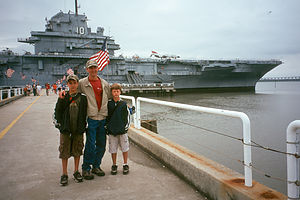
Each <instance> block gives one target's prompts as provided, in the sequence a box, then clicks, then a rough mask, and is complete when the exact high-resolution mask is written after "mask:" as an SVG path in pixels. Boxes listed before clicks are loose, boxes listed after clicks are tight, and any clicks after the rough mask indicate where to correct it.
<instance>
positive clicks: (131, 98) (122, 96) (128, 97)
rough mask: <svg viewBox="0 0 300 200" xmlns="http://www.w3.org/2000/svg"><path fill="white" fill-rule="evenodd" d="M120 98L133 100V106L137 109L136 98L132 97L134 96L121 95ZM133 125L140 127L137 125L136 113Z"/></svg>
mask: <svg viewBox="0 0 300 200" xmlns="http://www.w3.org/2000/svg"><path fill="white" fill-rule="evenodd" d="M120 97H121V98H123V99H129V100H131V105H132V106H134V107H135V108H136V103H135V98H134V97H132V96H125V95H121V96H120ZM133 124H134V127H135V128H137V126H138V125H137V118H136V112H135V113H133Z"/></svg>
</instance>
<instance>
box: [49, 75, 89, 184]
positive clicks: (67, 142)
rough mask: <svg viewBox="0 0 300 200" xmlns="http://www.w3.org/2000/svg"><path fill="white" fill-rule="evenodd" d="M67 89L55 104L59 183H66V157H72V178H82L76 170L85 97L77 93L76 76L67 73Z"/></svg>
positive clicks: (84, 129)
mask: <svg viewBox="0 0 300 200" xmlns="http://www.w3.org/2000/svg"><path fill="white" fill-rule="evenodd" d="M66 81H67V85H68V87H69V91H68V92H67V93H66V94H65V97H64V98H63V99H62V98H58V100H57V103H56V106H55V113H54V115H55V119H56V127H57V128H58V129H59V131H60V145H59V152H60V154H59V158H61V159H62V170H63V174H62V176H61V179H60V184H61V185H62V186H65V185H67V184H68V172H67V169H68V159H69V158H70V157H71V156H73V157H74V165H75V167H74V174H73V176H74V180H75V181H76V182H82V181H83V178H82V176H81V174H80V172H79V171H78V166H79V161H80V156H81V155H82V150H83V146H84V144H83V133H84V132H85V131H86V118H87V98H86V96H85V95H83V94H81V93H78V92H77V88H78V81H79V79H78V77H77V76H76V75H69V76H68V77H67V80H66Z"/></svg>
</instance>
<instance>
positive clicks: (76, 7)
mask: <svg viewBox="0 0 300 200" xmlns="http://www.w3.org/2000/svg"><path fill="white" fill-rule="evenodd" d="M75 14H76V16H77V15H78V6H77V0H75Z"/></svg>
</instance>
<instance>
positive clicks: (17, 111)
mask: <svg viewBox="0 0 300 200" xmlns="http://www.w3.org/2000/svg"><path fill="white" fill-rule="evenodd" d="M56 100H57V96H56V95H54V94H51V95H50V96H45V95H42V96H40V97H33V96H29V97H23V98H21V99H19V100H17V101H13V102H11V103H10V104H7V105H5V106H2V107H0V131H1V132H0V177H1V179H0V200H2V199H3V200H4V199H5V200H9V199H22V200H23V199H28V200H29V199H30V200H32V199H38V200H43V199H66V200H67V199H99V200H100V199H101V200H102V199H122V200H127V199H143V200H148V199H149V200H153V199H206V198H205V197H202V196H201V195H200V194H199V193H198V192H197V191H196V190H195V189H194V188H192V187H191V186H190V185H188V184H186V183H185V182H184V181H182V180H181V179H180V178H178V177H177V176H175V175H174V174H173V173H172V172H170V171H169V170H168V169H167V168H165V167H164V166H162V165H161V164H160V163H158V162H157V161H155V160H153V159H151V158H150V157H149V156H147V155H146V154H144V153H143V152H142V151H141V150H140V149H138V148H137V147H135V146H134V145H133V144H132V145H131V147H130V151H129V166H130V173H129V174H128V175H126V176H125V175H123V174H122V171H119V173H118V174H117V175H116V176H113V175H110V167H111V158H110V154H109V153H108V151H107V152H106V154H105V156H104V159H103V164H102V166H101V167H102V169H103V170H104V171H105V172H106V176H104V177H95V179H94V180H91V181H86V180H85V181H84V182H83V183H75V182H74V180H73V179H72V174H73V166H74V165H73V159H72V158H71V159H70V160H69V167H68V171H69V185H68V186H65V187H62V186H60V185H59V179H60V175H61V161H60V159H59V158H58V145H59V132H58V130H57V129H55V127H54V126H53V124H52V114H53V111H54V106H55V103H56ZM30 105H31V107H30V108H29V109H27V108H28V107H29V106H30ZM26 109H27V110H26ZM24 111H25V112H24ZM118 155H119V156H118V163H119V166H121V164H122V158H121V157H120V155H121V153H119V154H118ZM81 162H82V157H81ZM119 168H120V167H119Z"/></svg>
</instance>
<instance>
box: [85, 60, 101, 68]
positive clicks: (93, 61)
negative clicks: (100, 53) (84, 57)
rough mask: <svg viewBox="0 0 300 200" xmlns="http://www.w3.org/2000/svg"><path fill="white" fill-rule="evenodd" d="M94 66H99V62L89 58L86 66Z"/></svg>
mask: <svg viewBox="0 0 300 200" xmlns="http://www.w3.org/2000/svg"><path fill="white" fill-rule="evenodd" d="M93 66H95V67H98V64H97V62H96V61H95V60H88V61H87V62H86V65H85V67H86V68H89V67H93Z"/></svg>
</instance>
